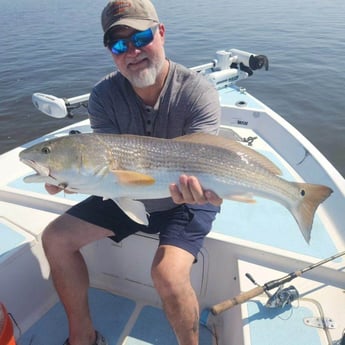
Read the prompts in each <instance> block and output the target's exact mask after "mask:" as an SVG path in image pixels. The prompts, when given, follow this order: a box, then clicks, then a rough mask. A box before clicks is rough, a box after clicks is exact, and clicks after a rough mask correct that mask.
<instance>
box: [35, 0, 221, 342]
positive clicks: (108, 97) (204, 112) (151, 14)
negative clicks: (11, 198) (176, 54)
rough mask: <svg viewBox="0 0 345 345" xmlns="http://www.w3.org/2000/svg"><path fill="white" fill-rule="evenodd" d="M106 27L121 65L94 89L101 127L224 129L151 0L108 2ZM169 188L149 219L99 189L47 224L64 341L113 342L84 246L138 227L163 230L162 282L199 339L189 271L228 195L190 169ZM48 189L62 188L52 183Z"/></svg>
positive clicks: (158, 262) (162, 133)
mask: <svg viewBox="0 0 345 345" xmlns="http://www.w3.org/2000/svg"><path fill="white" fill-rule="evenodd" d="M102 26H103V30H104V45H105V46H106V47H107V48H108V49H109V50H110V52H111V55H112V57H113V60H114V62H115V64H116V66H117V68H118V72H114V73H111V74H110V75H108V76H106V77H105V78H104V79H103V80H102V81H101V82H99V83H98V84H97V85H96V86H95V88H94V89H93V92H92V94H91V96H90V100H89V109H88V110H89V116H90V122H91V127H92V128H93V130H94V132H103V133H104V132H107V133H120V134H121V133H130V134H137V135H147V136H155V137H163V138H173V137H178V136H181V135H185V134H188V133H192V132H197V131H205V132H212V133H217V131H218V127H219V122H220V106H219V101H218V96H217V92H216V91H215V90H214V89H213V87H212V86H211V85H210V84H209V83H208V82H207V81H205V80H204V79H203V77H201V76H199V75H197V74H195V73H192V72H191V71H189V70H188V69H187V68H185V67H183V66H181V65H178V64H176V63H174V62H172V61H169V60H168V59H166V57H165V52H164V40H165V27H164V25H163V24H162V23H160V22H159V20H158V16H157V13H156V11H155V8H154V7H153V5H152V3H150V2H149V0H121V1H120V0H113V1H111V2H109V3H108V5H107V6H106V7H105V8H104V10H103V12H102ZM172 182H173V181H172ZM169 188H170V192H171V196H172V198H167V199H160V200H144V201H143V202H144V203H145V206H146V209H147V211H148V212H149V213H150V217H149V225H148V227H146V226H143V225H139V224H137V223H134V222H133V221H131V220H130V219H129V218H128V217H127V216H126V215H125V214H124V213H123V212H122V211H121V210H120V209H119V208H118V207H117V206H116V204H115V203H114V202H113V201H111V200H108V201H103V200H102V199H101V198H98V197H94V196H92V197H90V198H88V199H86V200H85V201H83V202H81V203H80V204H78V205H76V206H74V207H72V208H71V209H70V210H68V211H67V213H66V214H63V215H62V216H60V217H58V218H57V219H56V220H54V221H53V222H52V223H51V224H49V225H48V227H47V228H46V229H45V231H44V233H43V236H42V241H43V246H44V249H45V253H46V256H47V259H48V261H49V264H50V267H51V274H52V279H53V282H54V285H55V288H56V290H57V292H58V294H59V297H60V299H61V301H62V303H63V305H64V308H65V311H66V314H67V317H68V322H69V338H68V339H67V340H66V343H65V344H70V345H92V344H97V345H101V344H102V345H104V344H107V342H106V340H105V339H104V338H103V337H102V336H101V335H100V333H99V332H97V331H95V329H94V327H93V325H92V321H91V318H90V313H89V307H88V299H87V291H88V286H89V280H88V273H87V268H86V265H85V263H84V261H83V258H82V255H81V254H80V252H79V250H80V248H81V247H83V246H85V245H87V244H89V243H91V242H93V241H96V240H99V239H102V238H104V237H110V238H112V239H113V240H115V241H121V240H122V239H123V238H125V237H127V236H129V235H131V234H133V233H135V232H137V231H144V232H145V231H147V232H150V233H153V232H154V233H159V247H158V249H157V252H156V254H155V257H154V260H153V263H152V269H151V273H152V279H153V283H154V287H155V288H156V290H157V292H158V294H159V295H160V297H161V300H162V304H163V308H164V311H165V313H166V315H167V318H168V319H169V321H170V324H171V326H172V328H173V329H174V331H175V333H176V336H177V338H178V341H179V344H180V345H196V344H198V323H199V308H198V301H197V298H196V295H195V292H194V290H193V288H192V286H191V282H190V271H191V267H192V265H193V262H195V260H196V257H197V254H198V252H199V250H200V248H201V247H202V244H203V240H204V237H205V236H206V235H207V233H208V232H209V231H210V229H211V224H212V221H213V220H214V218H215V215H216V213H217V212H218V211H219V207H218V206H219V205H220V204H221V199H220V198H219V197H218V196H217V195H215V194H214V193H212V192H211V191H205V190H203V189H202V187H201V185H200V183H199V182H198V180H197V179H196V178H195V177H193V176H185V175H183V176H181V177H180V180H179V183H178V185H177V184H171V185H170V186H169ZM46 189H47V191H48V192H49V193H51V194H54V193H57V192H58V191H60V190H59V188H57V187H54V186H51V185H46ZM211 204H213V205H211ZM168 216H169V217H168ZM114 264H115V263H114Z"/></svg>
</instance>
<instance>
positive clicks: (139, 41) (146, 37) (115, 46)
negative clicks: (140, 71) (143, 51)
mask: <svg viewBox="0 0 345 345" xmlns="http://www.w3.org/2000/svg"><path fill="white" fill-rule="evenodd" d="M157 28H158V25H155V26H154V27H152V28H148V29H147V30H145V31H138V32H136V33H135V34H133V35H132V36H130V37H128V38H121V39H118V40H116V41H112V42H110V43H109V44H108V48H109V49H110V50H111V52H112V53H113V54H115V55H120V54H123V53H126V52H127V51H128V44H129V42H131V43H132V44H133V46H134V47H135V48H142V47H145V46H147V45H148V44H150V43H151V42H152V41H153V38H154V35H155V33H156V31H157Z"/></svg>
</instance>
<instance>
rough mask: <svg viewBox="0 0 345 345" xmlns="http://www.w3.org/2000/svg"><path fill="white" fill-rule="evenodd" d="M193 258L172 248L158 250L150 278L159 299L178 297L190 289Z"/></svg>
mask: <svg viewBox="0 0 345 345" xmlns="http://www.w3.org/2000/svg"><path fill="white" fill-rule="evenodd" d="M193 260H194V259H193V257H192V256H191V255H190V254H189V253H187V252H185V251H183V250H181V249H179V248H174V247H168V248H162V247H161V248H159V249H158V251H157V253H156V256H155V258H154V260H153V264H152V268H151V277H152V281H153V285H154V287H155V288H156V290H157V292H158V293H159V294H160V296H161V297H163V296H167V295H178V294H180V293H181V292H183V291H184V290H185V289H186V288H188V287H190V270H191V266H192V264H193Z"/></svg>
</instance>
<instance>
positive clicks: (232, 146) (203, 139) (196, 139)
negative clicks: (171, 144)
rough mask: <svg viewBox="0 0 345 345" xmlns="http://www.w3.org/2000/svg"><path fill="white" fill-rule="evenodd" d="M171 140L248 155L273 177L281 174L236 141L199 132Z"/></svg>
mask: <svg viewBox="0 0 345 345" xmlns="http://www.w3.org/2000/svg"><path fill="white" fill-rule="evenodd" d="M173 140H176V141H182V142H189V143H197V144H202V145H209V146H215V147H220V148H222V149H226V150H228V151H232V152H234V153H236V154H237V155H239V156H244V155H248V156H249V157H250V159H251V160H253V161H254V162H255V163H257V164H259V165H261V166H262V167H263V168H265V169H267V170H269V171H270V172H271V173H272V174H274V175H281V174H282V172H281V170H280V169H279V168H278V167H277V166H276V165H275V164H274V163H273V162H272V161H271V160H269V159H268V158H267V157H266V156H264V155H263V154H261V153H259V152H257V151H255V150H254V149H251V148H250V147H248V146H244V145H242V144H241V143H239V142H238V141H236V140H232V139H228V138H224V137H221V136H218V135H214V134H209V133H201V132H200V133H192V134H187V135H184V136H182V137H178V138H175V139H173Z"/></svg>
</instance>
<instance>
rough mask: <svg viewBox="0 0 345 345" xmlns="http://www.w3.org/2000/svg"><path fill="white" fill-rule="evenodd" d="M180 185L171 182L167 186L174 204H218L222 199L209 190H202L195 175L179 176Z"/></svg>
mask: <svg viewBox="0 0 345 345" xmlns="http://www.w3.org/2000/svg"><path fill="white" fill-rule="evenodd" d="M179 183H180V187H178V185H177V184H175V183H173V184H171V185H170V186H169V189H170V193H171V197H172V199H173V201H174V203H175V204H199V205H203V204H206V203H208V202H209V203H210V204H212V205H215V206H220V205H221V203H222V202H223V200H222V199H221V198H220V197H219V196H218V195H217V194H215V193H214V192H212V191H210V190H203V189H202V187H201V185H200V182H199V181H198V179H197V178H196V177H195V176H187V175H181V176H180V180H179Z"/></svg>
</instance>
